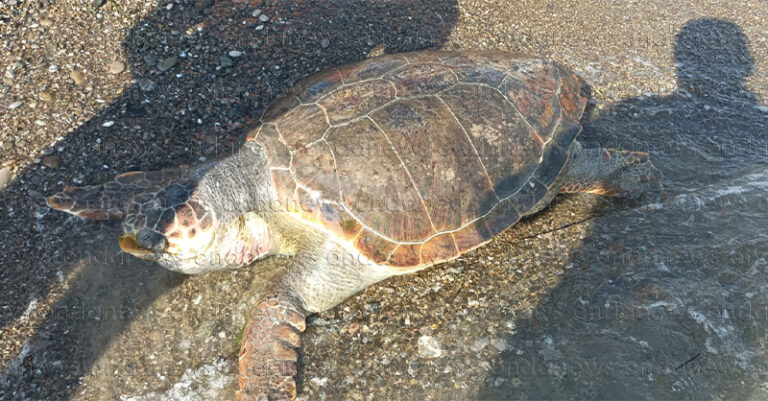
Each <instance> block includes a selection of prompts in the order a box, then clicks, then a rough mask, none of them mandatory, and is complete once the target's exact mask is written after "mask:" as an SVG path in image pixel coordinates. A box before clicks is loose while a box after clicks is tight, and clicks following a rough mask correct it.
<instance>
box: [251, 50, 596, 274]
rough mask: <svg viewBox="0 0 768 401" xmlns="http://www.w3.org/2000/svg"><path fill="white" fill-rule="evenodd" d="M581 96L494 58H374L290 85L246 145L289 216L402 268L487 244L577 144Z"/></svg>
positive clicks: (506, 58) (564, 78) (539, 68)
mask: <svg viewBox="0 0 768 401" xmlns="http://www.w3.org/2000/svg"><path fill="white" fill-rule="evenodd" d="M582 85H583V84H582V82H581V81H580V80H579V79H578V78H577V77H576V76H574V75H573V74H571V73H570V72H568V71H566V70H565V69H564V68H563V67H561V66H560V65H558V64H557V63H555V62H553V61H550V60H539V59H531V58H523V57H517V56H514V55H511V54H507V53H503V52H418V53H406V54H400V55H388V56H383V57H379V58H374V59H370V60H366V61H363V62H360V63H357V64H353V65H348V66H343V67H340V68H336V69H333V70H330V71H326V72H324V73H320V74H317V75H315V76H313V77H310V78H308V79H307V80H305V81H303V82H301V83H299V84H297V85H296V87H295V88H294V90H293V92H292V93H291V94H290V95H288V96H285V97H283V98H281V99H278V100H277V101H275V102H274V103H273V104H272V105H271V106H270V107H269V108H268V109H267V110H266V111H265V113H264V116H263V117H262V125H261V126H259V127H257V128H255V129H254V130H252V131H251V132H250V133H249V135H248V139H249V140H255V141H257V142H259V143H260V144H261V145H262V146H263V148H264V149H265V152H266V155H267V158H268V160H269V163H270V166H271V168H272V170H271V171H272V176H273V181H274V185H275V189H276V192H277V194H278V196H279V197H280V202H281V203H282V204H283V206H284V207H285V208H286V209H287V210H288V211H289V212H294V213H298V214H300V215H301V217H302V218H304V219H306V220H308V221H310V222H314V223H318V224H320V225H322V226H324V227H325V228H326V229H328V230H329V231H331V232H333V233H334V234H336V235H338V236H339V237H340V238H342V239H343V240H346V241H349V242H350V243H351V244H353V245H354V246H355V247H356V248H357V249H358V250H359V251H360V252H361V253H362V254H363V255H365V256H366V257H368V258H369V259H371V260H373V261H375V262H376V263H380V264H383V265H389V266H392V267H396V268H403V269H415V268H419V267H421V266H424V265H428V264H434V263H439V262H442V261H446V260H450V259H453V258H455V257H457V256H458V255H460V254H461V253H463V252H467V251H469V250H472V249H474V248H477V247H478V246H480V245H482V244H484V243H486V242H488V241H489V240H490V239H491V238H492V237H493V236H494V235H496V234H498V233H500V232H501V231H503V230H505V229H506V228H508V227H509V226H511V225H513V224H515V223H516V222H517V221H518V220H519V219H520V217H522V216H524V215H526V214H528V213H529V212H530V210H531V208H532V207H533V206H534V205H535V204H536V203H537V202H538V201H540V200H541V199H542V198H543V197H544V196H546V195H547V194H548V193H549V191H550V190H551V186H552V184H553V183H554V181H555V179H556V178H557V176H558V175H559V174H560V172H561V170H562V168H563V166H564V165H565V163H566V161H567V158H568V152H569V149H570V146H571V144H572V143H573V141H574V140H575V139H576V136H577V135H578V134H579V132H580V131H581V126H580V125H579V119H580V118H581V115H582V113H583V111H584V107H585V105H586V100H587V99H586V98H585V97H584V96H582V95H581V87H582Z"/></svg>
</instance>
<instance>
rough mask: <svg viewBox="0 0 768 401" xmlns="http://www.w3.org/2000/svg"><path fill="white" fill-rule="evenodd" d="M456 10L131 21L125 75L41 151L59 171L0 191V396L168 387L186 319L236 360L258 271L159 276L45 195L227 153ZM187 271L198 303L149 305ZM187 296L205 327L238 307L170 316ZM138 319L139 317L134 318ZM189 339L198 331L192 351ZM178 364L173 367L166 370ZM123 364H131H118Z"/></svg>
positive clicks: (197, 8)
mask: <svg viewBox="0 0 768 401" xmlns="http://www.w3.org/2000/svg"><path fill="white" fill-rule="evenodd" d="M111 4H112V3H111V2H108V3H105V5H104V7H107V8H108V7H111ZM457 13H458V8H457V6H456V4H455V0H448V1H411V0H408V1H405V0H402V1H401V0H396V1H386V2H377V1H363V2H359V1H340V2H338V1H337V2H312V1H243V0H225V1H213V0H189V1H187V0H181V1H178V0H177V1H174V2H173V3H172V4H171V5H170V6H168V5H167V4H163V5H162V6H161V7H159V8H158V9H157V10H156V11H155V12H153V13H152V14H151V15H150V16H148V17H147V18H145V19H144V20H142V21H140V22H139V23H137V24H136V25H135V26H134V27H133V28H132V30H131V32H130V34H129V35H128V36H127V39H126V40H125V42H124V49H125V53H126V57H127V64H128V65H129V67H130V71H131V73H132V74H133V75H134V77H135V83H134V84H132V85H131V86H130V87H128V88H126V89H125V90H124V91H123V92H122V95H121V96H120V97H119V99H117V100H116V101H115V102H114V103H112V104H110V105H108V106H107V107H106V108H105V109H104V110H103V111H102V112H101V113H100V114H99V115H98V116H96V117H94V118H92V119H91V120H89V121H88V122H86V123H85V124H84V125H82V126H81V127H79V128H77V129H76V130H75V131H74V132H72V133H71V134H69V135H68V136H67V137H66V138H64V139H63V140H61V141H60V142H59V143H57V144H55V145H54V146H53V147H52V148H51V149H49V150H48V151H47V153H49V154H53V155H55V156H58V157H59V158H60V160H61V166H60V168H54V169H51V168H43V167H41V166H39V165H33V166H29V167H27V168H25V169H24V170H23V171H22V172H21V173H20V174H19V175H18V177H17V178H16V180H15V181H14V182H13V183H11V184H10V185H9V186H8V187H6V188H5V189H3V190H2V191H0V209H1V210H0V233H1V234H2V241H0V242H1V243H0V250H2V255H0V262H1V267H0V283H2V284H0V285H1V286H2V288H3V291H2V292H0V329H2V330H3V332H4V333H8V335H7V336H3V337H4V340H3V342H2V344H0V345H1V346H2V348H3V349H4V351H6V352H8V354H7V355H6V354H3V359H2V360H1V361H0V363H1V365H0V371H1V372H2V373H1V374H0V398H2V399H7V398H16V397H19V398H25V397H26V398H31V399H57V400H61V399H70V398H73V397H74V395H75V394H76V392H77V391H78V388H79V384H80V383H81V380H83V378H84V377H86V376H88V375H91V376H94V375H103V377H105V378H106V379H105V380H106V381H105V382H104V383H102V384H101V386H103V387H105V388H93V386H91V387H90V388H88V389H86V390H87V391H89V392H90V393H88V394H90V395H88V394H86V396H83V397H85V398H88V397H91V399H104V397H107V398H109V397H112V398H118V397H119V396H121V395H122V394H123V392H131V391H145V390H146V391H150V390H153V391H161V392H162V391H164V390H165V389H167V387H168V386H169V385H168V383H173V382H174V380H175V379H178V378H179V376H181V375H182V374H183V372H184V369H185V368H194V367H196V366H195V365H199V364H202V363H204V361H202V359H195V357H189V358H185V357H184V356H183V354H184V352H183V350H181V351H179V350H169V349H168V348H167V347H168V346H169V345H168V344H178V343H180V342H181V343H184V340H186V339H187V338H185V336H186V335H187V334H188V333H187V332H186V331H185V330H183V329H180V328H179V327H176V326H184V325H186V324H188V325H190V326H193V327H194V326H196V325H199V326H202V327H204V328H205V330H203V331H201V332H200V334H201V335H202V336H204V337H211V338H213V339H214V341H219V340H216V338H217V337H216V336H217V334H219V335H221V333H226V334H227V336H226V337H227V340H222V344H225V345H222V346H221V349H220V350H219V351H220V354H221V355H226V356H232V358H230V359H231V362H232V364H234V356H233V355H234V353H235V352H236V346H233V345H232V344H233V343H234V341H233V338H234V337H236V336H237V330H238V329H239V327H238V326H241V325H242V323H243V321H242V320H243V319H242V318H243V316H239V315H238V314H239V313H240V310H239V309H233V308H234V306H232V305H225V304H226V303H229V302H232V303H237V302H239V301H242V299H243V297H247V293H248V290H249V289H250V288H251V287H250V284H249V282H250V281H252V280H256V279H257V278H258V277H257V276H258V273H254V272H241V273H237V274H239V276H238V278H236V279H235V278H233V277H234V276H231V275H230V273H221V274H213V275H210V276H200V277H195V278H185V277H184V276H181V275H178V274H174V273H170V272H166V271H164V270H162V269H161V268H160V267H158V266H156V265H154V264H152V263H148V262H143V261H140V260H138V259H136V258H133V257H130V256H128V255H125V254H123V253H121V252H120V251H119V248H118V247H117V245H116V244H117V235H118V231H119V224H117V223H115V222H102V223H93V222H83V221H80V220H78V219H77V218H74V217H71V216H67V215H65V214H64V213H59V212H53V211H50V210H48V209H47V208H46V207H45V203H44V197H45V196H49V195H51V194H53V193H54V192H56V191H58V190H60V189H61V187H62V185H64V184H69V185H77V184H79V183H82V184H96V183H101V182H106V181H108V180H110V179H112V178H113V177H114V174H115V173H116V172H122V171H130V170H156V169H160V168H165V167H172V166H178V165H181V164H195V163H199V162H200V161H202V160H209V159H212V158H216V157H220V156H226V155H228V154H230V153H232V152H233V151H235V150H236V149H238V147H239V145H240V144H241V143H242V140H243V138H244V136H245V132H246V131H247V130H248V129H249V128H250V127H252V126H253V125H254V124H255V123H256V121H258V119H259V117H260V115H261V113H262V111H263V110H264V108H265V106H266V105H268V104H269V103H270V102H271V101H272V100H273V99H274V98H275V97H277V96H279V95H280V94H282V93H285V92H287V91H288V90H289V89H290V87H291V86H292V85H293V84H294V83H295V82H297V81H299V80H300V79H302V78H305V77H307V76H309V75H312V74H313V73H315V72H317V71H320V70H324V69H327V68H330V67H334V66H337V65H340V64H344V63H348V62H354V61H358V60H361V59H364V58H366V57H369V56H372V55H375V54H378V53H394V52H402V51H412V50H418V49H423V48H430V47H438V46H441V45H443V44H444V43H445V42H446V41H447V40H448V38H449V35H450V32H451V30H452V28H453V26H454V25H455V23H456V20H457ZM105 123H106V124H105ZM105 127H113V128H111V129H106V128H105ZM189 280H194V281H195V282H194V284H193V285H192V286H193V287H195V288H202V290H201V291H202V292H201V294H204V295H206V297H203V296H202V295H201V296H200V297H198V296H197V295H196V294H194V293H191V292H190V293H186V292H185V293H184V294H182V295H179V297H181V298H184V302H179V300H176V301H173V300H171V301H169V302H165V303H164V305H166V306H167V310H166V311H165V312H163V311H162V310H161V309H158V308H156V307H154V306H153V303H154V302H156V301H157V300H158V299H159V298H161V297H162V296H164V295H165V294H167V293H168V292H169V290H170V289H173V288H177V287H178V286H182V285H185V284H187V281H189ZM187 298H188V299H187ZM196 299H197V301H195V300H196ZM200 299H203V301H200ZM211 299H212V300H211ZM193 301H194V302H193ZM51 302H53V303H54V304H53V305H50V303H51ZM195 302H201V303H200V305H201V307H200V308H201V310H203V309H206V308H207V309H215V312H212V313H210V314H209V316H208V320H210V319H212V318H211V315H213V316H221V315H224V314H228V313H231V314H233V315H236V316H235V317H233V318H232V319H230V320H231V322H229V321H227V323H221V322H210V321H204V319H205V318H202V317H200V316H198V314H197V313H193V315H195V316H193V317H188V316H189V315H190V314H189V313H187V316H186V317H185V316H181V314H179V315H176V314H175V312H179V311H178V310H175V309H174V308H176V306H179V305H181V304H182V303H183V304H186V305H192V304H194V305H197V304H196V303H195ZM207 302H210V304H209V305H207V306H206V303H207ZM174 305H176V306H174ZM184 308H186V307H184ZM169 311H175V312H173V313H170V314H169V313H168V312H169ZM147 314H149V315H151V316H146V315H147ZM139 316H142V320H145V321H146V322H145V323H142V324H145V326H142V325H141V324H139V323H137V322H136V320H137V317H139ZM238 320H239V323H237V321H238ZM134 326H137V327H148V328H149V329H150V330H149V331H148V332H147V333H146V337H147V338H146V339H143V338H142V339H138V340H136V341H135V343H134V345H135V349H134V354H137V353H140V354H142V355H134V356H135V359H136V360H135V361H126V360H114V361H111V362H110V361H106V362H107V363H101V362H99V361H100V360H101V359H104V358H103V353H104V352H105V349H107V348H108V347H110V346H113V345H114V344H118V343H124V344H129V343H131V341H133V340H132V339H131V338H129V336H130V335H129V334H126V333H135V332H136V330H138V329H136V328H135V327H134ZM221 326H226V327H224V328H222V327H221ZM191 330H192V331H194V329H191ZM201 330H202V329H201ZM19 332H23V333H25V334H19ZM11 334H13V335H11ZM166 338H169V339H170V341H166ZM206 341H207V340H206ZM198 345H199V344H197V343H195V342H194V339H193V341H192V345H191V346H194V347H197V346H198ZM189 347H190V345H189V343H187V345H185V348H186V349H187V350H188V349H189ZM126 352H127V351H126ZM145 352H146V353H145ZM176 353H178V354H179V358H174V355H175V354H176ZM150 355H152V357H154V356H155V355H157V358H160V359H155V361H154V362H153V361H151V360H150V359H148V358H150ZM164 355H165V356H166V357H164ZM111 357H112V356H111ZM115 357H116V356H115ZM126 358H128V356H126ZM163 358H165V359H163ZM158 361H161V362H160V363H161V364H162V363H167V364H168V365H171V367H170V369H171V372H170V374H169V375H162V374H158V375H157V377H149V378H147V376H155V374H154V373H150V372H149V366H154V365H156V364H157V363H158ZM179 361H183V362H182V363H181V364H182V365H183V366H182V368H181V369H177V368H175V367H174V366H176V365H178V364H179V363H178V362H179ZM120 364H123V365H126V366H124V368H121V369H119V372H118V370H114V369H113V368H115V366H117V365H120ZM110 369H113V370H110ZM174 369H175V370H174ZM97 370H99V372H96V371H97ZM134 376H135V380H133V379H131V377H134ZM161 376H162V378H160V379H158V377H161ZM166 376H167V380H166ZM110 377H111V378H110ZM144 379H147V380H149V381H150V383H149V385H147V382H146V381H144ZM134 385H135V386H134ZM110 386H114V388H108V387H110ZM132 386H133V387H132ZM164 387H165V388H164ZM232 387H233V386H232ZM86 390H83V394H85V391H86ZM6 397H7V398H6ZM81 398H82V397H81Z"/></svg>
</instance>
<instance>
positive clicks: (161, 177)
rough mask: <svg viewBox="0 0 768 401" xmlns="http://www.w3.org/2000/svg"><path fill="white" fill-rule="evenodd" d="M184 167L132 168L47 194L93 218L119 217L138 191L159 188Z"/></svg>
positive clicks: (52, 201) (58, 205) (55, 203)
mask: <svg viewBox="0 0 768 401" xmlns="http://www.w3.org/2000/svg"><path fill="white" fill-rule="evenodd" d="M185 170H186V169H184V168H183V167H180V168H170V169H164V170H158V171H130V172H127V173H122V174H119V175H118V176H117V177H115V179H114V180H112V181H110V182H108V183H105V184H102V185H88V186H83V187H71V186H67V187H64V190H62V191H61V192H59V193H57V194H56V195H53V196H51V197H49V198H48V200H47V202H48V206H50V207H51V208H54V209H57V210H62V211H65V212H67V213H71V214H74V215H75V216H79V217H83V218H86V219H91V220H110V219H120V218H122V217H123V216H124V214H125V211H126V209H127V207H128V204H129V203H130V201H131V198H132V197H133V196H134V195H135V194H138V193H141V192H148V191H153V190H157V189H160V188H161V187H162V186H163V185H165V184H167V183H168V182H170V181H171V180H173V179H174V178H177V177H179V176H181V175H182V174H183V173H184V171H185Z"/></svg>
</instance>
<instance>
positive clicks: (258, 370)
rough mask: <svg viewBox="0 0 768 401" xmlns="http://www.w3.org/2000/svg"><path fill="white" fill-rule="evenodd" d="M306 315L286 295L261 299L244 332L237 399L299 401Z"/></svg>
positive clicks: (269, 295)
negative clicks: (297, 392)
mask: <svg viewBox="0 0 768 401" xmlns="http://www.w3.org/2000/svg"><path fill="white" fill-rule="evenodd" d="M304 318H305V312H304V311H303V309H302V308H301V307H300V306H299V305H298V303H297V302H296V301H294V300H293V299H291V298H290V297H289V296H286V295H284V294H279V293H274V292H270V293H267V294H266V295H265V296H264V297H262V299H261V301H260V302H259V303H258V305H256V307H255V308H254V310H253V313H252V314H251V317H250V319H249V320H248V324H247V325H246V327H245V332H244V333H243V340H242V343H241V345H240V355H239V358H238V364H237V371H238V378H237V385H238V391H237V394H236V397H235V399H236V400H238V401H261V400H270V401H289V400H293V399H295V398H296V381H295V380H294V376H296V374H297V372H298V365H297V363H298V358H299V356H298V352H297V350H298V349H299V348H300V347H301V338H300V335H301V332H303V331H304V328H305V327H306V326H305V323H304Z"/></svg>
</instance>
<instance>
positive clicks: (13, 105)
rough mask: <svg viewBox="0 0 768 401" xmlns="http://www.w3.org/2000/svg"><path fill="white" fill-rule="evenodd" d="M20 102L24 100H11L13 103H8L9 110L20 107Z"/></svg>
mask: <svg viewBox="0 0 768 401" xmlns="http://www.w3.org/2000/svg"><path fill="white" fill-rule="evenodd" d="M22 104H24V102H22V101H21V100H17V101H15V102H13V103H11V104H9V105H8V109H9V110H15V109H18V108H19V107H21V105H22Z"/></svg>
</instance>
